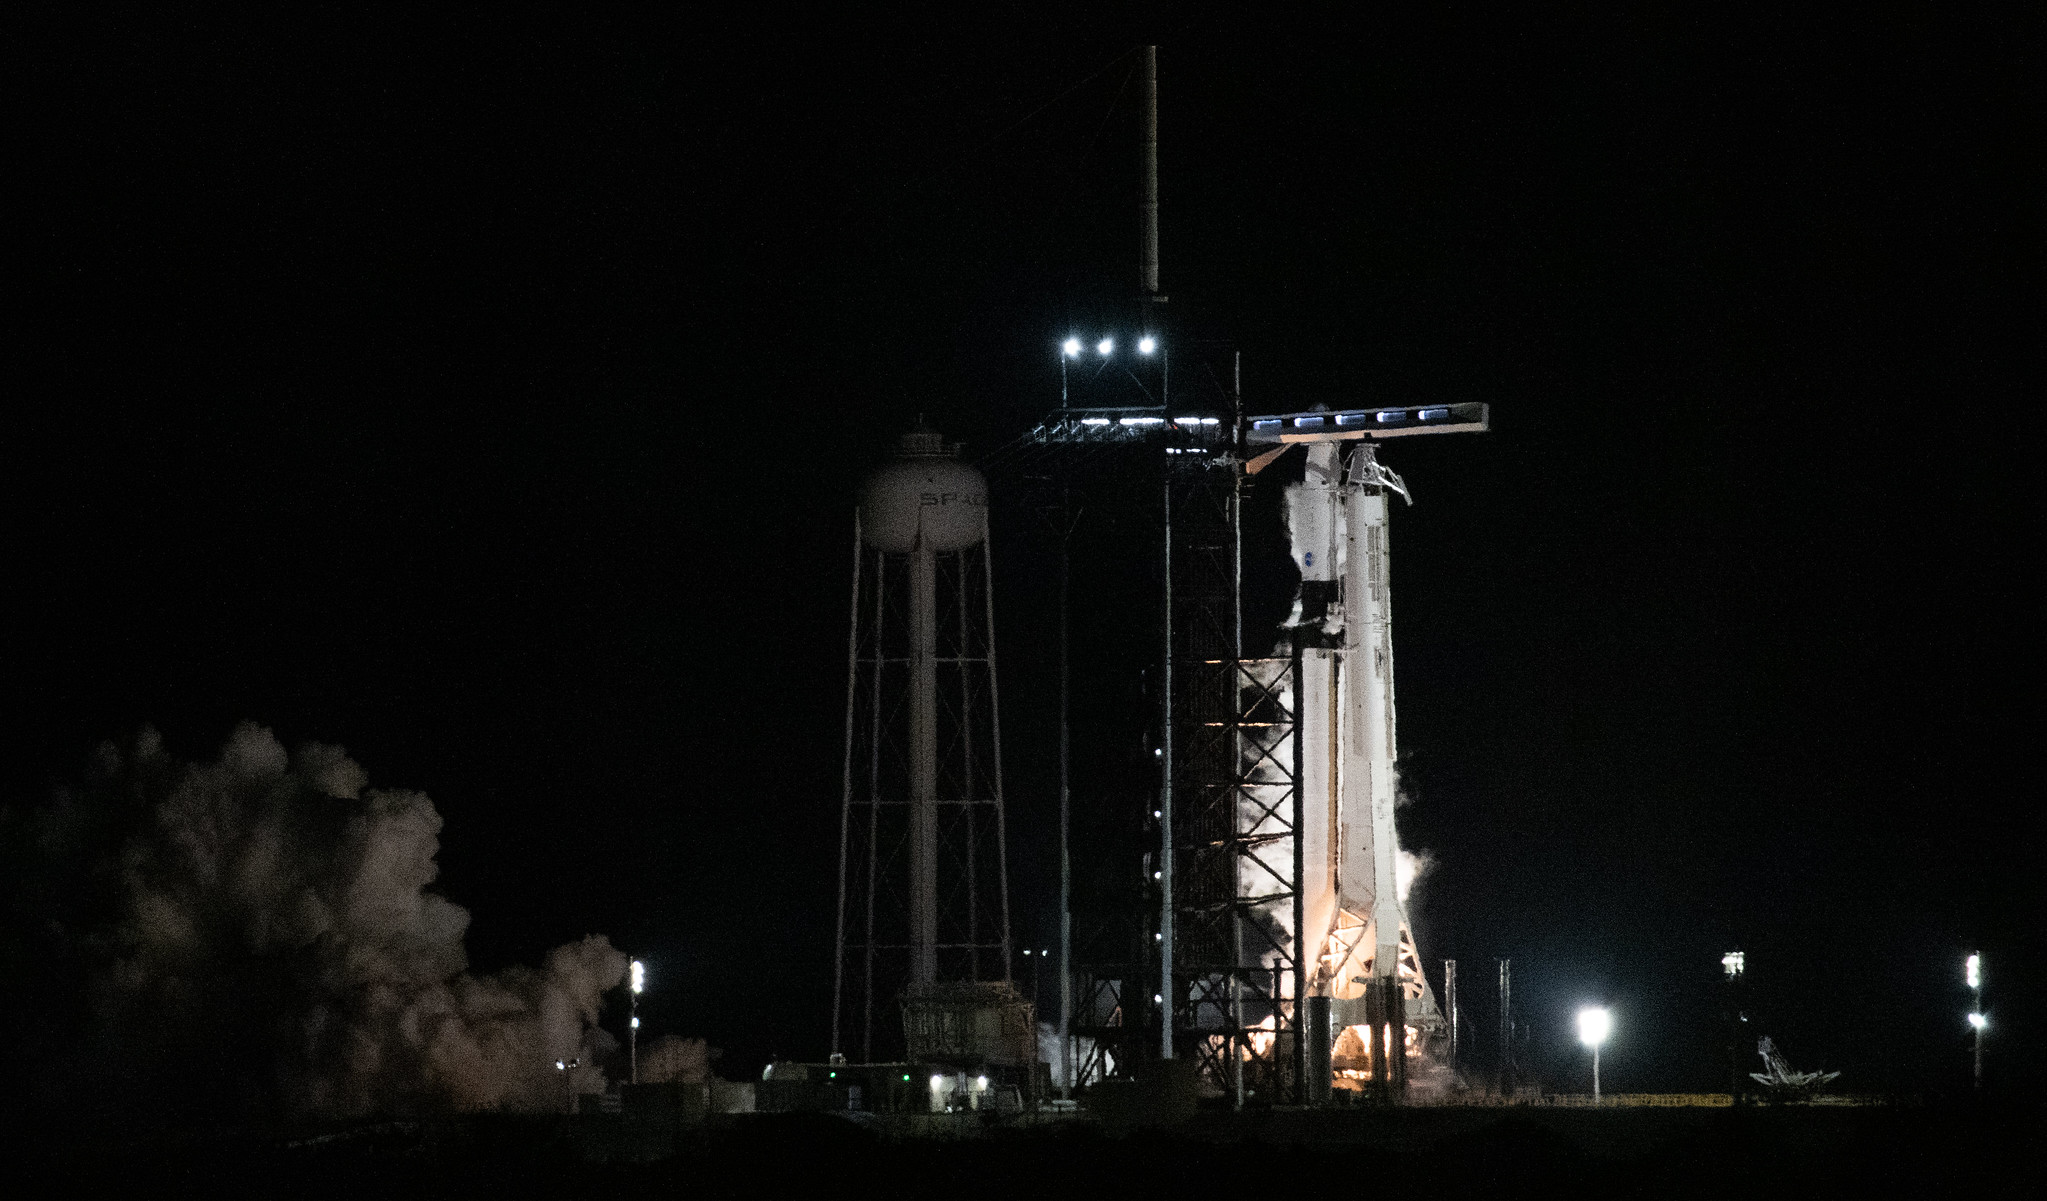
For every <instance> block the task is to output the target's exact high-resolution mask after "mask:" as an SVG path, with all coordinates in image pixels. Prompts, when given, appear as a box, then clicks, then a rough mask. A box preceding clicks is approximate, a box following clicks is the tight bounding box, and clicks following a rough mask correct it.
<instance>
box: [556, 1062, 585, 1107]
mask: <svg viewBox="0 0 2047 1201" xmlns="http://www.w3.org/2000/svg"><path fill="white" fill-rule="evenodd" d="M582 1066H583V1061H582V1059H581V1058H580V1057H578V1058H576V1059H557V1060H555V1061H554V1070H555V1071H557V1072H560V1073H561V1074H562V1099H563V1100H564V1101H565V1102H567V1104H568V1112H570V1113H574V1112H576V1081H575V1078H574V1077H573V1076H571V1075H570V1073H571V1072H573V1071H575V1070H576V1069H577V1068H579V1067H582Z"/></svg>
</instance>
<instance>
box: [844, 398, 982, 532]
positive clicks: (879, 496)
mask: <svg viewBox="0 0 2047 1201" xmlns="http://www.w3.org/2000/svg"><path fill="white" fill-rule="evenodd" d="M987 511H988V482H987V481H986V480H985V479H983V478H982V477H981V473H980V472H978V471H976V470H974V469H973V468H972V467H969V466H967V465H966V464H965V463H962V462H960V461H959V460H958V459H955V458H953V456H952V451H951V450H950V449H948V448H947V446H946V444H945V439H944V438H942V437H940V436H939V435H938V434H937V433H936V432H934V431H932V430H929V429H926V428H924V427H922V426H919V427H918V428H917V429H914V430H911V431H910V432H909V433H907V434H904V435H903V437H902V440H901V441H900V442H898V443H897V444H896V458H895V461H894V462H892V463H889V464H888V465H887V466H885V467H882V468H880V469H879V470H877V471H876V472H875V473H874V474H873V475H870V476H868V477H867V483H866V484H865V485H864V486H863V487H862V488H861V489H860V533H861V536H862V537H863V538H864V539H865V540H866V542H867V544H868V545H869V546H871V547H873V548H874V549H876V550H878V551H884V552H886V553H888V554H892V555H901V554H908V553H909V552H911V551H913V550H924V551H937V552H946V551H960V550H965V549H967V548H968V547H970V546H973V545H975V544H976V543H978V542H980V541H981V533H982V531H983V529H985V528H986V527H985V524H984V518H985V517H986V515H987Z"/></svg>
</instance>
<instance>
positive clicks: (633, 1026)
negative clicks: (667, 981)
mask: <svg viewBox="0 0 2047 1201" xmlns="http://www.w3.org/2000/svg"><path fill="white" fill-rule="evenodd" d="M632 988H633V1016H632V1020H631V1021H630V1022H628V1023H627V1024H626V1036H625V1037H626V1055H627V1062H628V1063H629V1064H630V1065H631V1079H632V1082H633V1083H634V1084H638V1083H639V1082H640V994H641V993H642V992H644V991H646V988H647V965H646V964H644V963H641V962H640V961H639V960H637V959H635V960H633V964H632Z"/></svg>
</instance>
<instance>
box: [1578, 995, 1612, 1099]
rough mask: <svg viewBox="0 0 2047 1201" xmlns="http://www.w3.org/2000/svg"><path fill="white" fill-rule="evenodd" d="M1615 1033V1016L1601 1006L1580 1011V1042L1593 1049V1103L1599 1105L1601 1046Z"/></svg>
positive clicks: (1587, 1007) (1593, 1006) (1588, 1007)
mask: <svg viewBox="0 0 2047 1201" xmlns="http://www.w3.org/2000/svg"><path fill="white" fill-rule="evenodd" d="M1612 1031H1613V1015H1612V1014H1611V1013H1609V1012H1607V1010H1606V1009H1605V1008H1604V1007H1603V1006H1599V1005H1588V1006H1586V1007H1585V1008H1584V1009H1580V1010H1579V1011H1578V1041H1579V1042H1581V1043H1584V1044H1585V1045H1586V1046H1588V1047H1591V1048H1592V1103H1593V1104H1594V1105H1597V1104H1599V1044H1601V1043H1603V1042H1605V1041H1606V1036H1607V1035H1608V1034H1610V1033H1612Z"/></svg>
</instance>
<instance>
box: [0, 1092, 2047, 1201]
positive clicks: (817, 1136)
mask: <svg viewBox="0 0 2047 1201" xmlns="http://www.w3.org/2000/svg"><path fill="white" fill-rule="evenodd" d="M1303 1116H1311V1117H1312V1118H1313V1119H1314V1120H1313V1121H1312V1122H1309V1123H1302V1122H1300V1121H1298V1119H1299V1118H1301V1117H1303ZM1211 1119H1212V1120H1211ZM2041 1133H2042V1123H2041V1114H2040V1112H2039V1110H2038V1109H2037V1108H2036V1107H2031V1106H2028V1107H2023V1108H1996V1109H1967V1108H1903V1109H1879V1108H1869V1109H1846V1108H1816V1109H1796V1108H1794V1109H1778V1110H1733V1111H1729V1110H1705V1109H1691V1110H1673V1109H1657V1110H1652V1109H1633V1110H1608V1111H1603V1112H1586V1111H1576V1112H1573V1111H1540V1110H1519V1111H1514V1112H1512V1113H1504V1114H1503V1113H1501V1112H1499V1111H1488V1110H1476V1109H1464V1110H1407V1111H1402V1112H1399V1113H1394V1114H1372V1113H1352V1114H1345V1113H1323V1114H1317V1115H1293V1114H1279V1115H1274V1114H1269V1113H1268V1114H1263V1115H1259V1114H1250V1115H1245V1117H1243V1118H1242V1119H1230V1118H1227V1117H1226V1116H1225V1115H1221V1114H1217V1115H1204V1119H1203V1120H1197V1122H1196V1123H1194V1124H1193V1125H1192V1126H1190V1127H1188V1128H1186V1129H1184V1130H1182V1131H1179V1132H1159V1131H1137V1132H1133V1133H1130V1134H1128V1135H1126V1136H1122V1137H1115V1136H1110V1135H1106V1134H1103V1133H1100V1132H1099V1131H1095V1130H1091V1129H1085V1128H1068V1129H1061V1130H1051V1131H1044V1130H1041V1131H1036V1132H1016V1133H1000V1132H998V1133H995V1134H992V1135H990V1136H989V1137H986V1138H981V1139H976V1140H971V1141H958V1142H931V1141H926V1142H896V1143H892V1142H888V1141H885V1140H882V1139H879V1138H877V1137H876V1136H874V1135H872V1134H870V1133H868V1132H866V1131H864V1130H861V1129H859V1128H857V1127H855V1126H853V1125H851V1124H850V1123H847V1122H845V1121H843V1120H842V1119H839V1118H836V1117H831V1116H828V1115H801V1114H789V1115H760V1116H749V1117H747V1118H746V1119H743V1120H741V1121H739V1122H738V1123H737V1124H735V1125H733V1126H730V1127H726V1128H722V1129H716V1130H714V1131H712V1132H710V1133H708V1134H706V1135H704V1136H701V1137H699V1138H697V1139H694V1140H692V1141H691V1142H690V1143H689V1144H688V1145H687V1146H686V1147H685V1148H684V1149H683V1151H682V1152H681V1153H680V1154H678V1155H676V1156H674V1157H673V1158H670V1159H666V1160H662V1161H659V1162H653V1163H632V1164H625V1163H619V1164H593V1163H588V1162H585V1161H584V1160H583V1159H582V1158H581V1157H580V1156H579V1155H578V1153H577V1150H576V1144H575V1141H574V1139H573V1138H572V1137H571V1132H570V1129H569V1127H568V1126H567V1125H566V1123H565V1122H564V1121H563V1120H562V1119H558V1118H557V1119H483V1120H478V1119H471V1120H464V1121H459V1122H456V1121H450V1122H444V1123H441V1124H408V1125H387V1126H382V1127H365V1128H357V1130H356V1131H354V1132H351V1133H350V1134H348V1135H347V1136H345V1137H341V1138H334V1139H330V1140H328V1141H325V1142H321V1143H318V1144H316V1145H312V1146H305V1145H299V1146H292V1145H290V1144H288V1143H287V1142H286V1141H284V1140H264V1139H258V1138H254V1137H249V1136H238V1135H233V1134H221V1135H217V1136H214V1137H205V1138H186V1139H183V1140H181V1141H177V1142H162V1143H155V1144H149V1143H143V1144H135V1145H129V1146H126V1147H123V1148H121V1149H118V1150H109V1149H108V1148H107V1147H106V1146H100V1147H84V1146H74V1147H68V1148H63V1149H55V1150H53V1149H52V1148H50V1147H49V1146H48V1145H44V1146H41V1147H39V1148H37V1149H36V1151H35V1153H34V1154H31V1155H24V1154H21V1153H20V1152H19V1151H17V1152H16V1153H15V1154H12V1155H10V1156H9V1160H10V1161H11V1162H12V1163H13V1164H15V1165H16V1169H17V1171H16V1172H15V1173H14V1175H15V1178H16V1180H18V1181H22V1182H24V1183H28V1182H33V1181H34V1180H35V1179H36V1177H38V1176H43V1177H45V1178H46V1179H47V1180H48V1182H49V1183H51V1184H53V1185H56V1184H61V1186H62V1187H63V1188H64V1189H65V1191H66V1192H68V1193H71V1194H73V1195H100V1196H118V1195H127V1194H131V1193H134V1192H136V1191H151V1192H154V1191H161V1190H169V1189H176V1190H184V1189H190V1190H193V1191H199V1190H204V1191H207V1192H209V1193H218V1192H230V1193H233V1192H240V1191H246V1192H248V1193H250V1194H259V1193H260V1194H265V1195H270V1196H291V1197H302V1196H315V1197H318V1196H362V1197H370V1196H378V1197H381V1196H393V1195H398V1196H406V1195H419V1196H434V1197H460V1196H486V1195H488V1196H502V1195H505V1194H507V1193H531V1194H534V1195H542V1194H545V1195H557V1196H559V1195H593V1196H594V1195H603V1196H618V1197H626V1196H642V1197H645V1196H662V1195H676V1194H682V1195H688V1196H693V1197H695V1196H703V1197H756V1196H759V1197H768V1196H786V1197H794V1196H823V1195H844V1196H875V1195H884V1194H886V1195H889V1196H896V1197H917V1196H954V1197H957V1196H974V1197H984V1196H1060V1195H1067V1194H1068V1190H1081V1189H1085V1190H1090V1191H1091V1192H1092V1191H1094V1190H1101V1191H1100V1193H1099V1194H1097V1195H1107V1196H1117V1195H1124V1196H1166V1195H1195V1194H1197V1193H1207V1194H1209V1195H1215V1196H1232V1197H1244V1196H1251V1195H1255V1194H1256V1193H1257V1192H1259V1191H1262V1190H1269V1189H1272V1188H1275V1187H1278V1186H1279V1185H1280V1184H1281V1182H1282V1181H1283V1180H1285V1179H1286V1178H1287V1177H1288V1176H1289V1175H1290V1174H1297V1175H1295V1178H1296V1179H1298V1180H1301V1181H1303V1182H1308V1183H1309V1188H1310V1189H1311V1191H1312V1190H1317V1189H1321V1188H1334V1189H1336V1190H1338V1191H1340V1192H1344V1193H1351V1192H1355V1191H1357V1190H1358V1189H1360V1188H1362V1187H1363V1186H1364V1185H1365V1183H1366V1177H1365V1176H1364V1174H1363V1173H1364V1170H1365V1169H1366V1167H1367V1165H1370V1166H1371V1168H1372V1170H1374V1171H1376V1172H1381V1173H1384V1176H1383V1177H1382V1178H1383V1179H1386V1180H1388V1181H1389V1182H1390V1183H1391V1184H1392V1186H1393V1188H1394V1189H1395V1190H1396V1191H1398V1192H1403V1193H1405V1192H1409V1191H1411V1190H1421V1191H1423V1192H1426V1193H1428V1194H1430V1195H1436V1196H1462V1195H1471V1194H1474V1193H1477V1192H1479V1191H1480V1190H1486V1191H1490V1190H1494V1189H1512V1190H1514V1192H1515V1193H1516V1194H1518V1195H1528V1194H1529V1193H1531V1192H1533V1193H1534V1194H1536V1195H1544V1194H1548V1193H1550V1192H1552V1191H1554V1190H1565V1189H1568V1190H1569V1191H1570V1193H1571V1194H1572V1195H1573V1196H1738V1195H1762V1196H1786V1195H1820V1196H1834V1195H1847V1194H1851V1193H1852V1194H1854V1195H1858V1196H1902V1195H1908V1194H1920V1195H1931V1196H1952V1195H1958V1194H1959V1193H1961V1192H1963V1191H1965V1190H1966V1191H1968V1192H1971V1193H1974V1194H1977V1195H2012V1194H2013V1192H2014V1191H2015V1190H2016V1191H2024V1188H2025V1186H2024V1185H2023V1182H2024V1181H2027V1180H2030V1179H2031V1178H2032V1176H2033V1175H2034V1174H2035V1173H2036V1172H2037V1164H2038V1161H2039V1155H2040V1148H2041V1145H2042V1140H2041ZM16 1195H21V1194H16Z"/></svg>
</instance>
